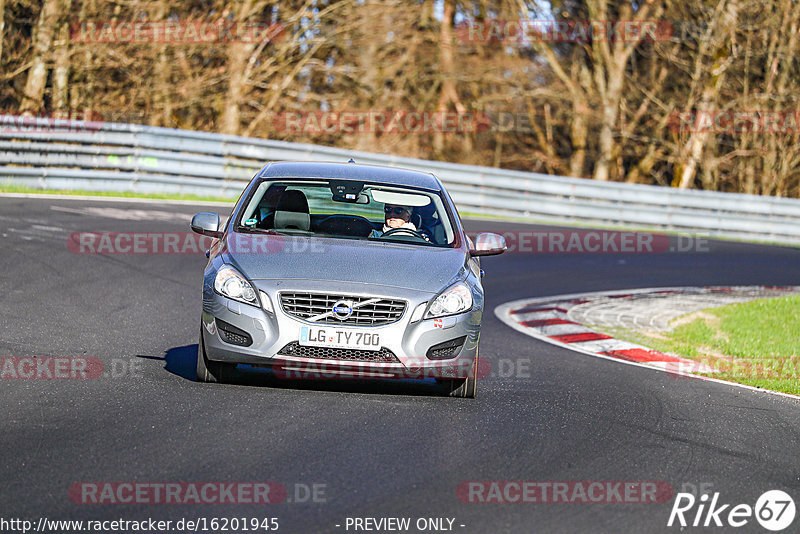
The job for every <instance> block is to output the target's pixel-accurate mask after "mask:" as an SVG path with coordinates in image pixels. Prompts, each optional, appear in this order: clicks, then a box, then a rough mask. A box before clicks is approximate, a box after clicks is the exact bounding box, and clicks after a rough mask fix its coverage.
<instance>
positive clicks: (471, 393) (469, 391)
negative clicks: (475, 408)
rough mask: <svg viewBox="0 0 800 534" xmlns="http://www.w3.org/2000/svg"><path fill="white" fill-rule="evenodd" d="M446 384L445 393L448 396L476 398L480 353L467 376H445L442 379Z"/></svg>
mask: <svg viewBox="0 0 800 534" xmlns="http://www.w3.org/2000/svg"><path fill="white" fill-rule="evenodd" d="M440 382H441V384H442V385H443V386H444V394H445V395H446V396H448V397H458V398H462V399H474V398H475V395H477V393H478V354H475V361H473V362H472V368H471V369H470V371H469V374H468V375H467V378H445V379H443V380H441V381H440Z"/></svg>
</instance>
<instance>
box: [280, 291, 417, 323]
mask: <svg viewBox="0 0 800 534" xmlns="http://www.w3.org/2000/svg"><path fill="white" fill-rule="evenodd" d="M280 297H281V307H282V308H283V311H285V312H286V313H288V314H289V315H291V316H293V317H297V318H298V319H302V320H304V321H311V322H316V323H319V324H346V325H360V326H379V325H385V324H391V323H394V322H396V321H398V320H399V319H400V317H402V316H403V312H405V310H406V302H405V301H403V300H397V299H385V298H379V297H353V296H347V295H336V294H331V293H281V294H280ZM341 300H344V301H349V302H351V303H352V304H351V307H352V308H353V313H352V315H350V317H348V318H346V319H339V318H337V317H335V316H334V315H333V314H332V313H329V312H331V311H332V310H333V305H334V304H335V303H337V302H339V301H341ZM325 313H328V315H327V316H324V317H321V318H319V319H316V320H314V319H313V317H317V316H319V315H323V314H325Z"/></svg>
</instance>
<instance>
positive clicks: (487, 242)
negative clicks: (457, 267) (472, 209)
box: [469, 232, 508, 256]
mask: <svg viewBox="0 0 800 534" xmlns="http://www.w3.org/2000/svg"><path fill="white" fill-rule="evenodd" d="M507 248H508V247H506V238H505V237H503V236H501V235H499V234H493V233H491V232H481V233H480V234H478V235H477V237H475V245H474V246H473V247H472V248H470V249H469V255H470V256H495V255H497V254H502V253H503V252H505V251H506V249H507Z"/></svg>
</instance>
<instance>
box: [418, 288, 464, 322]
mask: <svg viewBox="0 0 800 534" xmlns="http://www.w3.org/2000/svg"><path fill="white" fill-rule="evenodd" d="M470 308H472V292H471V291H470V290H469V287H467V284H465V283H464V282H459V283H457V284H455V285H452V286H450V287H448V288H447V289H445V290H444V291H442V293H441V294H440V295H439V296H438V297H436V298H435V299H434V301H433V303H432V304H431V307H430V308H428V313H426V314H425V318H426V319H430V318H432V317H443V316H445V315H455V314H457V313H463V312H465V311H467V310H469V309H470Z"/></svg>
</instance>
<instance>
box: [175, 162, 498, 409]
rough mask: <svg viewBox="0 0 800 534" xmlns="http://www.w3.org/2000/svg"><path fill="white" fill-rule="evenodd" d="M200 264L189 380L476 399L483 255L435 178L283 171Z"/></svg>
mask: <svg viewBox="0 0 800 534" xmlns="http://www.w3.org/2000/svg"><path fill="white" fill-rule="evenodd" d="M191 228H192V230H194V231H195V232H197V233H200V234H203V235H207V236H211V237H214V238H217V241H214V245H213V246H212V247H211V249H210V251H209V252H208V256H209V262H208V265H207V267H206V270H205V276H204V282H203V315H202V325H201V334H200V342H199V349H198V357H197V376H198V379H199V380H201V381H204V382H217V381H219V382H223V381H226V380H227V379H229V378H230V377H232V376H233V370H234V369H235V367H236V366H237V365H238V364H247V365H251V366H259V367H269V368H271V369H273V372H277V373H280V375H281V376H285V377H287V378H300V379H313V378H344V377H356V378H419V379H426V378H435V379H436V381H437V382H438V383H439V386H438V387H439V388H440V391H441V392H443V393H445V394H447V395H450V396H454V397H474V396H475V391H476V385H477V384H476V381H477V366H478V341H479V339H480V329H481V318H482V315H483V301H484V298H483V287H482V286H481V276H482V274H483V272H482V271H481V268H480V263H479V258H478V257H479V256H489V255H494V254H500V253H502V252H503V251H504V250H505V249H506V245H505V241H504V239H503V237H501V236H499V235H496V234H490V233H483V234H478V235H477V236H476V238H475V241H474V242H473V241H472V240H471V239H470V238H469V237H468V236H467V235H466V234H465V233H464V230H463V228H462V226H461V221H460V219H459V216H458V212H457V211H456V207H455V205H454V204H453V201H452V199H451V198H450V196H449V195H448V193H447V191H446V190H445V188H444V186H443V185H442V183H441V182H440V181H439V180H438V179H437V178H436V177H435V176H433V175H432V174H429V173H423V172H417V171H411V170H403V169H396V168H389V167H379V166H373V165H359V164H355V163H309V162H280V163H270V164H268V165H266V166H265V167H264V168H263V169H262V170H261V171H260V172H259V173H258V174H257V175H256V176H255V177H254V178H253V180H252V181H251V182H250V184H249V185H248V186H247V188H246V189H245V190H244V192H243V193H242V196H241V197H240V199H239V200H238V202H237V203H236V205H235V207H234V208H233V211H232V212H231V215H230V217H229V218H228V220H227V222H226V223H225V224H224V226H223V227H220V217H219V215H218V214H216V213H198V214H197V215H195V216H194V218H193V219H192V223H191Z"/></svg>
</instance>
